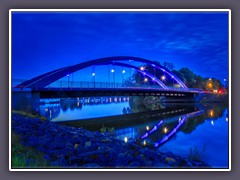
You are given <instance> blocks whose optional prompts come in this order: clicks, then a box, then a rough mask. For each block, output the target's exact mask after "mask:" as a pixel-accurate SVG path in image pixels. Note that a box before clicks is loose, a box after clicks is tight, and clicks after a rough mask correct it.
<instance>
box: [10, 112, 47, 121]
mask: <svg viewBox="0 0 240 180" xmlns="http://www.w3.org/2000/svg"><path fill="white" fill-rule="evenodd" d="M12 113H13V114H20V115H23V116H27V117H29V118H39V119H41V120H47V118H46V117H43V116H39V115H37V114H32V113H28V112H24V111H16V110H12Z"/></svg>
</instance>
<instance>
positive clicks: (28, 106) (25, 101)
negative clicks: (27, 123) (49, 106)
mask: <svg viewBox="0 0 240 180" xmlns="http://www.w3.org/2000/svg"><path fill="white" fill-rule="evenodd" d="M12 109H13V110H17V111H24V112H31V113H36V114H37V113H39V110H40V93H39V92H32V90H31V89H20V88H14V89H13V90H12Z"/></svg>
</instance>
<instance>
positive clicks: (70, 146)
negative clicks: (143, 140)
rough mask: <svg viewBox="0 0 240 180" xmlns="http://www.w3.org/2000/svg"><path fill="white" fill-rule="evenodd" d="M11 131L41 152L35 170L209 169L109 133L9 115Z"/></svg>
mask: <svg viewBox="0 0 240 180" xmlns="http://www.w3.org/2000/svg"><path fill="white" fill-rule="evenodd" d="M12 131H13V132H14V133H15V134H16V135H19V136H21V139H20V142H21V144H22V145H23V146H24V147H31V148H34V149H36V151H38V152H41V153H43V158H44V160H46V161H47V162H49V163H48V164H49V165H48V166H46V167H39V168H51V169H52V168H81V169H82V168H83V169H84V168H93V169H94V168H97V169H98V168H164V169H166V168H177V169H180V168H209V166H208V165H207V164H205V163H204V162H201V161H197V160H194V159H192V160H190V159H187V158H182V157H180V156H178V155H174V154H173V153H171V152H167V153H162V152H156V151H154V150H151V149H149V148H146V147H140V146H138V145H137V144H135V143H134V142H130V141H129V142H127V143H125V142H123V141H120V140H117V139H115V138H114V137H112V136H110V135H109V134H103V133H100V132H91V131H87V130H85V129H83V128H74V127H70V126H66V125H61V124H56V123H53V122H50V121H47V120H40V119H39V118H37V117H27V116H25V115H21V114H17V113H13V114H12ZM12 147H14V144H13V145H12ZM15 168H17V167H15ZM25 168H32V165H31V166H29V167H25ZM34 168H36V166H34Z"/></svg>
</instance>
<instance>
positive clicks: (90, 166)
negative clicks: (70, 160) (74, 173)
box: [82, 163, 100, 168]
mask: <svg viewBox="0 0 240 180" xmlns="http://www.w3.org/2000/svg"><path fill="white" fill-rule="evenodd" d="M82 167H85V168H99V167H100V166H99V165H98V164H96V163H88V164H85V165H83V166H82Z"/></svg>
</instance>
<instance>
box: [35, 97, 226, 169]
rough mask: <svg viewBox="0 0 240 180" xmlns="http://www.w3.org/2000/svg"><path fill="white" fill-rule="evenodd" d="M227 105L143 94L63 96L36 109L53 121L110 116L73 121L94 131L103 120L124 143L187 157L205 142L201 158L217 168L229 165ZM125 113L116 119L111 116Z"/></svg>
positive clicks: (99, 127)
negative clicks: (166, 101) (143, 96)
mask: <svg viewBox="0 0 240 180" xmlns="http://www.w3.org/2000/svg"><path fill="white" fill-rule="evenodd" d="M226 107H227V106H226V105H216V104H207V105H205V106H201V105H198V106H195V105H187V104H184V105H179V104H178V105H174V106H173V105H170V104H167V105H166V104H159V103H153V102H152V101H150V102H147V103H146V101H143V99H141V98H127V97H124V99H123V97H121V98H120V97H117V98H115V97H108V98H107V99H102V98H100V99H99V98H97V99H96V98H92V99H89V98H85V99H84V100H83V99H78V100H77V101H76V100H74V101H62V102H61V103H56V104H45V105H42V106H41V108H40V109H41V113H42V115H46V116H47V117H48V118H49V119H50V120H51V121H55V122H56V121H65V120H76V119H86V118H98V117H103V116H112V117H111V118H112V119H111V120H113V121H111V122H108V121H106V122H105V121H104V119H101V122H99V121H94V123H92V124H90V125H88V124H87V122H86V121H85V122H86V123H85V124H81V122H80V121H77V122H80V127H84V128H86V129H89V130H93V131H96V130H98V131H99V130H100V129H101V127H102V126H103V125H104V126H105V127H113V128H114V136H115V137H116V138H118V139H120V140H122V141H124V142H126V143H127V142H131V141H134V142H136V143H138V144H139V145H141V146H147V147H150V148H154V145H155V146H156V151H163V152H165V151H170V152H172V153H174V154H178V155H180V156H183V157H188V155H189V153H190V148H194V147H196V148H197V149H198V150H199V151H201V150H202V148H203V146H204V145H206V151H205V152H204V156H203V160H204V161H206V162H207V163H208V164H210V165H211V166H213V167H216V168H228V110H227V109H226ZM124 108H125V110H124ZM145 112H146V113H145ZM159 112H161V113H159ZM198 112H201V113H198ZM141 113H142V114H141ZM123 114H124V116H120V117H121V118H120V119H119V118H118V117H115V116H116V115H123ZM135 114H136V116H135ZM129 115H130V116H129ZM131 115H134V116H131ZM190 115H191V116H190ZM115 118H116V119H115ZM183 120H184V121H183ZM70 125H71V122H70ZM72 125H74V126H75V124H72ZM78 126H79V125H78ZM174 129H175V130H174ZM146 134H147V135H146ZM170 135H171V136H170ZM160 142H161V143H160Z"/></svg>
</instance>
